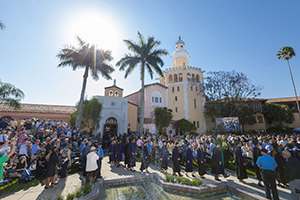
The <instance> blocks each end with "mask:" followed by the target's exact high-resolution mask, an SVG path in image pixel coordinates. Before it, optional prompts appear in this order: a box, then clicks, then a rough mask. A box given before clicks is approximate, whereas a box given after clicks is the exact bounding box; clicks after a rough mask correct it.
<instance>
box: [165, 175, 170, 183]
mask: <svg viewBox="0 0 300 200" xmlns="http://www.w3.org/2000/svg"><path fill="white" fill-rule="evenodd" d="M165 176H166V181H168V182H170V181H171V175H169V174H166V175H165Z"/></svg>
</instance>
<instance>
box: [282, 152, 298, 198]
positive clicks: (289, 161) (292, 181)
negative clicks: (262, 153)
mask: <svg viewBox="0 0 300 200" xmlns="http://www.w3.org/2000/svg"><path fill="white" fill-rule="evenodd" d="M282 155H283V157H284V158H285V159H286V163H285V178H286V180H288V181H289V185H290V189H291V191H292V193H291V199H292V200H296V199H297V200H299V199H300V193H299V191H300V170H299V169H300V161H299V160H297V159H296V158H293V157H292V156H291V153H290V152H289V151H283V152H282Z"/></svg>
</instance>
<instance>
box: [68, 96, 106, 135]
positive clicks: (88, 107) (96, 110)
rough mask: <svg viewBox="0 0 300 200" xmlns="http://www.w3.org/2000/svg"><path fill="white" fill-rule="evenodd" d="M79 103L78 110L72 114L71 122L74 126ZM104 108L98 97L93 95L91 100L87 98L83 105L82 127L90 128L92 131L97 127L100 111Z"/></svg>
mask: <svg viewBox="0 0 300 200" xmlns="http://www.w3.org/2000/svg"><path fill="white" fill-rule="evenodd" d="M77 109H78V104H77V105H76V111H75V112H74V113H72V114H71V118H70V124H71V126H74V125H75V123H76V117H77ZM101 110H102V104H101V103H100V102H99V98H98V97H93V98H92V99H91V100H87V99H85V100H84V102H83V107H82V120H81V123H80V128H88V129H89V130H90V132H91V133H93V132H94V130H95V128H98V127H99V121H100V118H101V117H100V113H101Z"/></svg>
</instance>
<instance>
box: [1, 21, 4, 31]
mask: <svg viewBox="0 0 300 200" xmlns="http://www.w3.org/2000/svg"><path fill="white" fill-rule="evenodd" d="M0 29H1V30H4V29H5V25H4V24H3V23H2V22H1V21H0Z"/></svg>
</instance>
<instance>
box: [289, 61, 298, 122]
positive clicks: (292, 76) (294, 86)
mask: <svg viewBox="0 0 300 200" xmlns="http://www.w3.org/2000/svg"><path fill="white" fill-rule="evenodd" d="M287 63H288V66H289V70H290V74H291V79H292V83H293V87H294V91H295V96H296V103H297V109H298V115H299V118H300V108H299V101H298V96H297V91H296V86H295V83H294V78H293V74H292V70H291V67H290V62H289V60H287Z"/></svg>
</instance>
